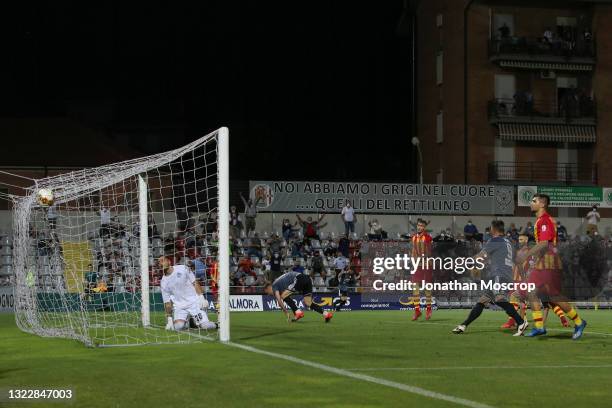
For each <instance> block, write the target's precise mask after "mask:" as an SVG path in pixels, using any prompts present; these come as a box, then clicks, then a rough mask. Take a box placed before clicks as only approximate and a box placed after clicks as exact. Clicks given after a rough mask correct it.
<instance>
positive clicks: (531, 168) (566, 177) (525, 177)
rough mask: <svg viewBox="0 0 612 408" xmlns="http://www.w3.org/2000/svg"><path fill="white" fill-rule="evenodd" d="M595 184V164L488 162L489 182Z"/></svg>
mask: <svg viewBox="0 0 612 408" xmlns="http://www.w3.org/2000/svg"><path fill="white" fill-rule="evenodd" d="M505 181H507V182H517V181H521V182H534V183H537V182H546V183H554V184H567V185H570V184H587V185H596V184H597V164H595V163H593V164H591V165H578V164H577V163H556V164H555V163H540V162H503V161H496V162H491V163H489V182H493V183H496V182H505Z"/></svg>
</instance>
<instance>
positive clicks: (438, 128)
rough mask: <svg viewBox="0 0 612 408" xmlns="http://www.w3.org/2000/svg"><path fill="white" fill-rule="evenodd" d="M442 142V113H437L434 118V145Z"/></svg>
mask: <svg viewBox="0 0 612 408" xmlns="http://www.w3.org/2000/svg"><path fill="white" fill-rule="evenodd" d="M443 141H444V112H442V111H440V112H438V115H437V116H436V143H442V142H443Z"/></svg>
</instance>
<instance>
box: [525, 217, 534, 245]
mask: <svg viewBox="0 0 612 408" xmlns="http://www.w3.org/2000/svg"><path fill="white" fill-rule="evenodd" d="M524 233H525V235H527V236H528V237H529V241H534V240H535V238H534V236H533V224H532V223H531V221H527V226H526V227H525V230H524Z"/></svg>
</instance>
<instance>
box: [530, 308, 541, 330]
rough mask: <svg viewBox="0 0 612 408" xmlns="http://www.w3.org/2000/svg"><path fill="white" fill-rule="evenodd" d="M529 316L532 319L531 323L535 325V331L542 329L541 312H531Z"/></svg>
mask: <svg viewBox="0 0 612 408" xmlns="http://www.w3.org/2000/svg"><path fill="white" fill-rule="evenodd" d="M531 316H532V317H533V323H534V324H535V327H536V329H543V328H544V319H543V318H542V311H541V310H534V311H532V312H531Z"/></svg>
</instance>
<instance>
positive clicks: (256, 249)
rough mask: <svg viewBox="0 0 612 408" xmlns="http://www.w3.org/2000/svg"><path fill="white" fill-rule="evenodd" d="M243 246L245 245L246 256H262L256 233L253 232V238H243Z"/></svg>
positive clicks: (259, 241) (259, 240)
mask: <svg viewBox="0 0 612 408" xmlns="http://www.w3.org/2000/svg"><path fill="white" fill-rule="evenodd" d="M245 246H246V247H247V255H248V256H256V257H258V258H260V259H261V258H262V257H263V255H262V253H261V239H260V238H259V234H258V233H255V235H254V236H253V238H247V239H246V240H245Z"/></svg>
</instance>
